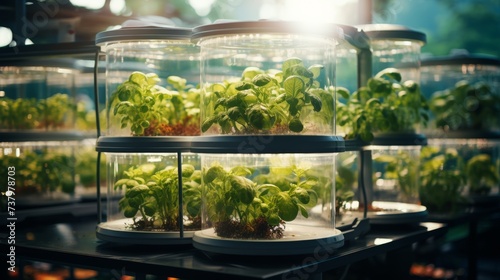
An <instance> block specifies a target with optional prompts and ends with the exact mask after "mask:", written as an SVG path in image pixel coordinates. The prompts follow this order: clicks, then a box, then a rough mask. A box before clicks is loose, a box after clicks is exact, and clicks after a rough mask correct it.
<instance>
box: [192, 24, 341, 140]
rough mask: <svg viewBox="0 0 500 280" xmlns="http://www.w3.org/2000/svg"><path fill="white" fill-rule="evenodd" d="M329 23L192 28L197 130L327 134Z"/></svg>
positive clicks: (331, 73) (332, 34)
mask: <svg viewBox="0 0 500 280" xmlns="http://www.w3.org/2000/svg"><path fill="white" fill-rule="evenodd" d="M341 33H342V31H341V29H340V28H339V27H337V26H328V25H324V26H312V27H311V26H307V25H303V24H302V25H301V24H298V23H294V22H283V21H243V22H219V23H214V24H208V25H203V26H199V27H196V28H194V30H193V40H194V41H195V42H197V44H198V45H199V46H200V53H201V54H200V63H201V84H202V87H201V88H202V96H201V106H200V109H201V130H202V134H203V135H223V134H225V135H228V134H229V135H257V134H258V135H265V134H272V135H285V134H307V135H333V134H334V133H335V128H334V118H335V107H334V102H335V99H334V93H333V87H332V86H333V85H334V79H335V62H336V61H335V47H336V44H337V39H338V38H339V36H342V35H341Z"/></svg>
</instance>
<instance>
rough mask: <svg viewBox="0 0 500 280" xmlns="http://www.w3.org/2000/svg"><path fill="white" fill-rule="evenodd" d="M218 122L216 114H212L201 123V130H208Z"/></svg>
mask: <svg viewBox="0 0 500 280" xmlns="http://www.w3.org/2000/svg"><path fill="white" fill-rule="evenodd" d="M216 122H217V118H216V117H215V116H212V117H210V118H208V119H206V120H205V121H204V122H203V123H202V124H201V131H202V132H206V131H207V130H208V129H210V127H211V126H212V125H213V124H214V123H216Z"/></svg>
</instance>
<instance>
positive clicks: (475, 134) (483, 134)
mask: <svg viewBox="0 0 500 280" xmlns="http://www.w3.org/2000/svg"><path fill="white" fill-rule="evenodd" d="M427 138H429V139H486V140H500V131H489V130H474V129H470V130H454V131H440V132H434V133H429V134H427Z"/></svg>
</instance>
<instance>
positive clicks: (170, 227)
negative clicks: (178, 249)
mask: <svg viewBox="0 0 500 280" xmlns="http://www.w3.org/2000/svg"><path fill="white" fill-rule="evenodd" d="M181 174H182V192H183V202H184V203H183V207H184V208H183V213H185V216H186V217H187V221H185V222H184V221H183V223H185V224H186V227H192V228H193V229H199V228H200V227H201V224H200V222H201V220H200V218H199V213H200V207H201V171H200V170H195V167H194V166H193V165H190V164H182V172H181ZM124 175H125V178H123V179H120V180H118V181H116V182H115V184H114V188H115V189H123V190H125V195H124V196H123V197H122V198H121V199H120V201H119V206H120V210H121V211H122V212H123V214H124V216H125V217H127V218H132V219H133V224H132V225H130V227H131V228H132V229H136V230H164V231H175V230H179V229H180V226H179V207H180V206H179V176H178V169H177V167H174V166H167V167H165V168H158V166H157V165H155V164H152V163H149V164H142V165H140V166H138V167H130V168H129V169H128V170H127V171H125V172H124ZM183 220H184V217H183Z"/></svg>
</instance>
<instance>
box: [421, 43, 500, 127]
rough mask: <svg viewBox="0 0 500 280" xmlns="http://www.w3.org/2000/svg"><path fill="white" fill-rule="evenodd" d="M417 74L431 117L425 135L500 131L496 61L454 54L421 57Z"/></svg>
mask: <svg viewBox="0 0 500 280" xmlns="http://www.w3.org/2000/svg"><path fill="white" fill-rule="evenodd" d="M421 74H422V79H421V80H422V91H423V93H424V94H425V96H426V97H427V99H428V102H429V105H430V109H431V113H432V115H431V117H432V118H431V122H430V124H429V126H428V129H427V133H428V134H430V135H433V137H440V135H442V134H446V133H447V132H448V131H469V130H471V131H482V130H485V131H486V130H489V131H495V132H498V131H500V117H499V116H498V114H497V113H496V112H497V111H498V108H499V106H500V59H499V58H497V57H495V56H491V55H485V54H470V53H468V52H467V51H465V50H454V51H453V52H452V53H451V54H450V55H447V56H425V57H424V58H423V59H422V67H421ZM451 100H453V101H451Z"/></svg>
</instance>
